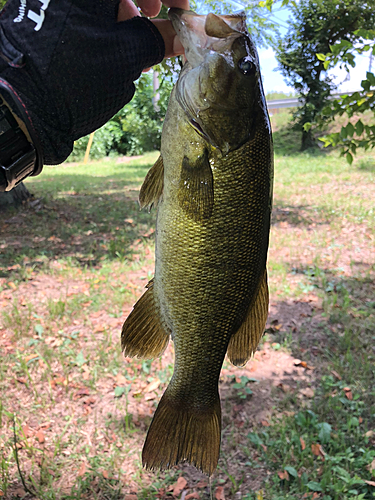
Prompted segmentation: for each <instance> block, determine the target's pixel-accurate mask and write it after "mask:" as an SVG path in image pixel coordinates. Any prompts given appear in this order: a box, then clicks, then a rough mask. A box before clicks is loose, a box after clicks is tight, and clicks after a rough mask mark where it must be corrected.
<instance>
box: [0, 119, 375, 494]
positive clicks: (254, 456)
mask: <svg viewBox="0 0 375 500" xmlns="http://www.w3.org/2000/svg"><path fill="white" fill-rule="evenodd" d="M277 119H278V120H279V122H278V125H277V126H276V132H275V144H276V162H275V167H276V169H275V201H274V212H273V220H272V228H271V245H270V253H269V281H270V290H271V304H272V308H271V315H270V322H269V324H268V326H267V332H266V336H265V337H264V339H263V340H262V343H261V346H260V352H259V353H257V354H259V357H257V356H256V357H255V360H253V361H251V362H250V363H249V364H248V366H247V367H246V368H245V369H243V370H242V369H236V368H233V367H230V365H229V363H228V362H225V365H224V370H223V375H222V378H221V383H220V389H221V392H222V395H223V397H222V407H223V437H222V451H221V457H220V461H219V466H218V470H217V472H215V474H214V476H213V478H212V490H213V493H214V495H215V494H217V496H219V493H220V491H221V490H220V488H222V487H223V488H224V492H225V498H227V499H234V498H243V499H248V500H250V499H257V500H260V499H267V500H279V499H280V500H281V499H292V498H293V499H302V498H321V499H325V500H344V499H345V500H346V499H365V500H368V499H371V498H375V488H374V485H373V482H375V451H374V450H375V447H374V446H375V410H374V408H375V390H374V387H375V371H374V366H375V363H374V362H375V351H374V345H375V342H374V341H375V334H374V332H375V299H374V297H375V288H374V271H375V267H374V255H375V232H374V228H375V224H374V222H375V221H374V209H373V206H374V201H375V195H374V190H373V189H372V188H371V186H373V184H374V180H375V179H374V176H375V171H374V169H373V160H372V158H371V156H370V155H362V156H360V157H359V158H358V159H356V161H355V162H354V164H353V165H352V166H349V165H348V164H347V163H346V162H345V160H343V159H341V158H339V157H338V155H337V154H336V153H332V152H331V153H329V154H327V153H326V152H318V153H311V152H310V153H304V154H300V153H298V151H297V150H298V148H297V147H296V143H295V138H294V136H293V135H290V132H289V131H285V130H284V132H283V126H284V125H285V120H286V119H287V117H285V116H280V115H279V117H278V118H277ZM283 124H284V125H283ZM278 127H279V128H278ZM279 130H280V134H279V135H278V131H279ZM156 158H157V153H151V154H148V155H145V156H144V157H142V158H141V159H137V160H133V161H130V162H127V163H118V162H116V160H114V159H111V160H103V161H95V162H90V163H89V164H88V165H86V166H84V165H82V164H79V165H72V164H66V165H63V166H62V167H45V169H44V171H43V174H42V175H41V176H39V177H36V178H32V179H30V180H29V181H28V183H27V184H28V188H29V190H30V191H31V192H32V193H33V194H34V196H35V198H36V199H40V200H41V201H40V203H38V204H36V205H35V204H34V205H29V206H27V205H26V206H24V207H22V208H21V209H19V210H18V211H9V212H7V214H6V216H5V217H4V220H5V223H4V222H3V223H2V224H3V225H2V227H1V229H0V230H1V235H0V247H1V254H0V305H1V312H0V345H1V350H2V360H1V362H0V383H1V386H2V396H1V400H0V492H2V493H3V495H2V496H3V497H5V498H16V497H17V495H18V493H20V489H22V488H24V486H23V484H22V482H21V477H20V474H19V471H18V470H17V466H16V462H15V444H14V436H13V425H14V426H15V433H16V442H17V445H16V446H17V450H18V451H17V453H18V458H19V463H20V471H21V474H22V477H23V478H24V481H25V484H26V487H27V489H29V490H30V491H31V492H33V493H35V494H36V496H37V498H40V499H43V500H47V499H48V500H49V499H64V500H73V499H74V500H75V499H77V500H78V499H81V498H82V499H85V498H87V499H108V500H115V499H120V498H124V495H125V494H133V495H137V498H138V499H144V500H148V499H156V498H163V499H168V498H170V499H172V498H173V497H172V494H171V491H168V488H170V487H171V486H172V485H173V484H175V483H176V481H177V479H178V478H179V477H180V476H181V475H182V476H184V477H185V479H186V481H187V485H186V487H185V491H186V489H187V488H188V491H187V493H188V494H190V493H196V496H198V497H199V498H201V499H208V498H209V495H210V493H209V486H205V483H202V480H203V479H204V477H203V476H202V475H199V474H198V473H196V472H195V471H194V469H193V468H189V467H186V466H183V467H182V468H175V469H173V470H172V471H169V472H165V473H148V472H146V471H144V470H143V469H142V467H141V460H140V451H141V448H142V444H143V441H144V438H145V434H146V430H147V427H148V425H149V423H150V421H151V416H152V413H153V412H154V410H155V408H156V404H157V401H158V399H159V397H160V395H161V393H162V391H163V390H164V389H165V387H166V385H167V383H168V381H169V379H170V377H171V374H172V369H173V364H172V360H173V350H172V348H169V349H168V351H167V353H166V354H165V355H164V357H163V358H162V359H161V360H160V359H159V360H154V361H153V362H150V361H142V360H137V359H134V360H124V359H123V357H122V354H121V352H120V347H119V331H120V329H121V325H122V322H123V320H124V318H125V317H126V315H127V314H128V312H129V311H130V309H131V306H132V304H133V303H134V302H135V300H136V299H137V297H139V295H140V294H141V293H142V290H143V289H144V287H145V285H146V284H147V282H148V280H149V279H150V278H151V277H152V273H153V253H154V233H153V229H154V227H155V213H154V212H151V213H150V214H149V213H147V212H141V211H140V210H139V207H138V202H137V196H138V190H139V186H140V184H141V182H142V180H143V178H144V176H145V175H146V172H147V170H148V169H149V168H150V166H151V165H152V164H153V162H154V161H155V160H156ZM274 356H276V357H274ZM294 358H298V359H299V360H302V361H303V363H305V364H306V365H308V366H307V367H306V369H303V368H299V371H298V372H295V373H294V372H293V375H288V374H287V373H286V372H285V373H279V375H277V376H276V375H275V374H272V370H273V369H274V370H275V371H276V372H277V370H278V368H277V365H278V363H282V362H285V363H289V364H290V365H291V367H292V368H291V369H292V370H293V369H294V365H293V359H294ZM263 359H264V361H262V360H263ZM267 359H269V360H270V361H269V362H268V361H267ZM283 360H284V361H283ZM285 360H286V361H285ZM256 363H263V365H262V364H261V365H260V366H263V367H264V370H265V371H264V373H266V369H267V367H268V368H271V369H270V375H267V376H268V377H269V378H266V379H264V380H263V379H262V377H263V372H262V370H260V372H259V373H258V374H257V375H256V376H253V372H252V369H253V368H254V369H256ZM267 363H269V364H267ZM288 367H289V365H288ZM289 369H290V367H289V368H288V370H289ZM285 370H287V368H285ZM277 377H279V378H277ZM150 384H154V387H155V388H154V389H152V390H151V392H147V388H148V387H150ZM308 388H310V389H311V390H312V392H311V393H309V392H306V390H307V389H308ZM14 415H15V420H14ZM38 433H39V434H38ZM40 433H42V437H41V434H40ZM43 437H44V441H43V439H42V438H43ZM39 438H40V439H39ZM366 481H367V482H366ZM17 491H18V493H17ZM26 493H27V491H26ZM179 495H180V496H181V492H180V494H179ZM314 495H315V496H314ZM18 496H22V495H21V493H20V494H19V495H18ZM29 497H30V496H29ZM0 498H1V493H0ZM26 498H27V496H26ZM129 500H130V499H129Z"/></svg>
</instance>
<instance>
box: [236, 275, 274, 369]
mask: <svg viewBox="0 0 375 500" xmlns="http://www.w3.org/2000/svg"><path fill="white" fill-rule="evenodd" d="M268 303H269V294H268V283H267V270H266V269H265V270H264V273H263V276H262V278H261V280H260V284H259V287H258V292H257V295H256V298H255V302H254V303H253V304H252V306H251V307H250V309H249V311H248V314H247V316H246V318H245V319H244V321H243V323H242V325H241V326H240V328H239V329H238V330H237V332H236V333H235V334H234V335H232V337H231V339H230V341H229V345H228V351H227V354H228V357H229V360H230V362H231V363H233V364H234V365H236V366H244V365H245V364H246V363H247V362H248V361H249V359H250V358H251V356H252V354H253V353H254V351H255V350H256V348H257V346H258V344H259V341H260V339H261V338H262V335H263V333H264V328H265V326H266V321H267V316H268Z"/></svg>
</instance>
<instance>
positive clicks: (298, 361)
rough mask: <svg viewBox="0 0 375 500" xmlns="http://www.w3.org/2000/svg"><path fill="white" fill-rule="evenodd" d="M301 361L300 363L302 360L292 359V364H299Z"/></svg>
mask: <svg viewBox="0 0 375 500" xmlns="http://www.w3.org/2000/svg"><path fill="white" fill-rule="evenodd" d="M301 363H302V361H301V360H300V359H295V360H293V364H294V366H299V365H300V364H301Z"/></svg>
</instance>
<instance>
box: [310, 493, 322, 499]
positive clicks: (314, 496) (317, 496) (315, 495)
mask: <svg viewBox="0 0 375 500" xmlns="http://www.w3.org/2000/svg"><path fill="white" fill-rule="evenodd" d="M311 498H313V499H315V498H320V495H319V493H317V492H316V491H315V493H313V496H312V497H311Z"/></svg>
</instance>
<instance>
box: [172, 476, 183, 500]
mask: <svg viewBox="0 0 375 500" xmlns="http://www.w3.org/2000/svg"><path fill="white" fill-rule="evenodd" d="M186 485H187V481H186V479H185V478H183V477H182V476H180V477H179V478H178V479H177V481H176V482H175V483H174V484H172V485H171V486H170V487H169V488H168V491H172V495H173V496H174V497H178V495H179V494H180V493H181V491H182V490H183V489H184V488H185V487H186Z"/></svg>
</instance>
